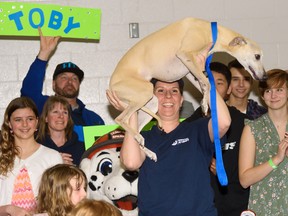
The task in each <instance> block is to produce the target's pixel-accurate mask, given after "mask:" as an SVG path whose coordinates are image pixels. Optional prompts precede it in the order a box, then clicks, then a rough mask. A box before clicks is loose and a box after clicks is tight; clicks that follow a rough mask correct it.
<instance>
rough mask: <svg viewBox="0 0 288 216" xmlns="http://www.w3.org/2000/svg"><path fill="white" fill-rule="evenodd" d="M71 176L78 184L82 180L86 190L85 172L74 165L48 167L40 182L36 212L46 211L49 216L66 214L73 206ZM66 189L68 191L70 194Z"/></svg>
mask: <svg viewBox="0 0 288 216" xmlns="http://www.w3.org/2000/svg"><path fill="white" fill-rule="evenodd" d="M72 178H76V179H77V184H79V185H81V184H82V183H83V182H84V185H85V190H87V179H86V176H85V173H84V172H83V171H82V170H81V169H79V168H77V167H76V166H73V165H68V164H57V165H55V166H53V167H51V168H48V169H47V170H46V171H45V172H44V173H43V175H42V179H41V182H40V186H39V192H38V197H37V200H38V203H37V212H39V213H48V215H49V216H66V215H67V214H68V213H69V212H70V211H71V210H72V209H73V207H74V205H73V203H72V201H71V193H72V191H73V188H72V186H71V184H70V180H71V179H72ZM67 191H70V194H68V193H67Z"/></svg>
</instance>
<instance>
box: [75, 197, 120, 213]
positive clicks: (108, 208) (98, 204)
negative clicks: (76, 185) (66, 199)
mask: <svg viewBox="0 0 288 216" xmlns="http://www.w3.org/2000/svg"><path fill="white" fill-rule="evenodd" d="M69 216H122V213H121V211H120V210H119V209H118V208H117V207H115V206H114V205H112V204H110V203H108V202H106V201H104V200H89V199H84V200H82V201H81V202H79V203H78V204H77V205H76V206H75V208H74V209H73V210H72V211H71V212H70V214H69Z"/></svg>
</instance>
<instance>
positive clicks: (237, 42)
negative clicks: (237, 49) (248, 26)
mask: <svg viewBox="0 0 288 216" xmlns="http://www.w3.org/2000/svg"><path fill="white" fill-rule="evenodd" d="M245 44H247V42H246V40H245V39H244V38H243V37H235V38H234V39H233V40H232V41H231V42H230V43H229V46H238V45H245Z"/></svg>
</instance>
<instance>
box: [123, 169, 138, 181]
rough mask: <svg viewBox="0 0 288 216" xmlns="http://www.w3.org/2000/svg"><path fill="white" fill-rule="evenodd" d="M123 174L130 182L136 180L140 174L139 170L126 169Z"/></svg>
mask: <svg viewBox="0 0 288 216" xmlns="http://www.w3.org/2000/svg"><path fill="white" fill-rule="evenodd" d="M122 176H123V177H124V178H125V179H126V180H127V181H128V182H130V183H132V182H133V181H135V180H136V179H137V178H138V176H139V173H138V171H125V172H123V174H122Z"/></svg>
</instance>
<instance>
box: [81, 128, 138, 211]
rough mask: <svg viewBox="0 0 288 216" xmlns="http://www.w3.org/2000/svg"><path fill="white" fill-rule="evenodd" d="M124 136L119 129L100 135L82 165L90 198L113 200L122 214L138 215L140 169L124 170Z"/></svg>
mask: <svg viewBox="0 0 288 216" xmlns="http://www.w3.org/2000/svg"><path fill="white" fill-rule="evenodd" d="M123 139H124V131H122V130H119V129H116V130H114V131H112V132H110V133H108V134H105V135H104V136H102V137H100V138H99V139H97V140H96V141H95V143H94V144H93V145H92V146H91V147H90V148H89V149H87V150H86V151H85V153H84V154H83V156H82V161H81V163H80V168H81V169H82V170H83V171H84V172H85V174H86V176H87V179H88V188H87V194H88V198H90V199H95V200H105V201H108V202H109V203H112V204H113V205H115V206H116V207H117V208H119V209H120V210H121V212H122V214H123V216H137V215H138V208H137V185H138V171H128V170H125V169H124V167H123V165H122V164H121V162H120V149H121V146H122V143H123Z"/></svg>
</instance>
